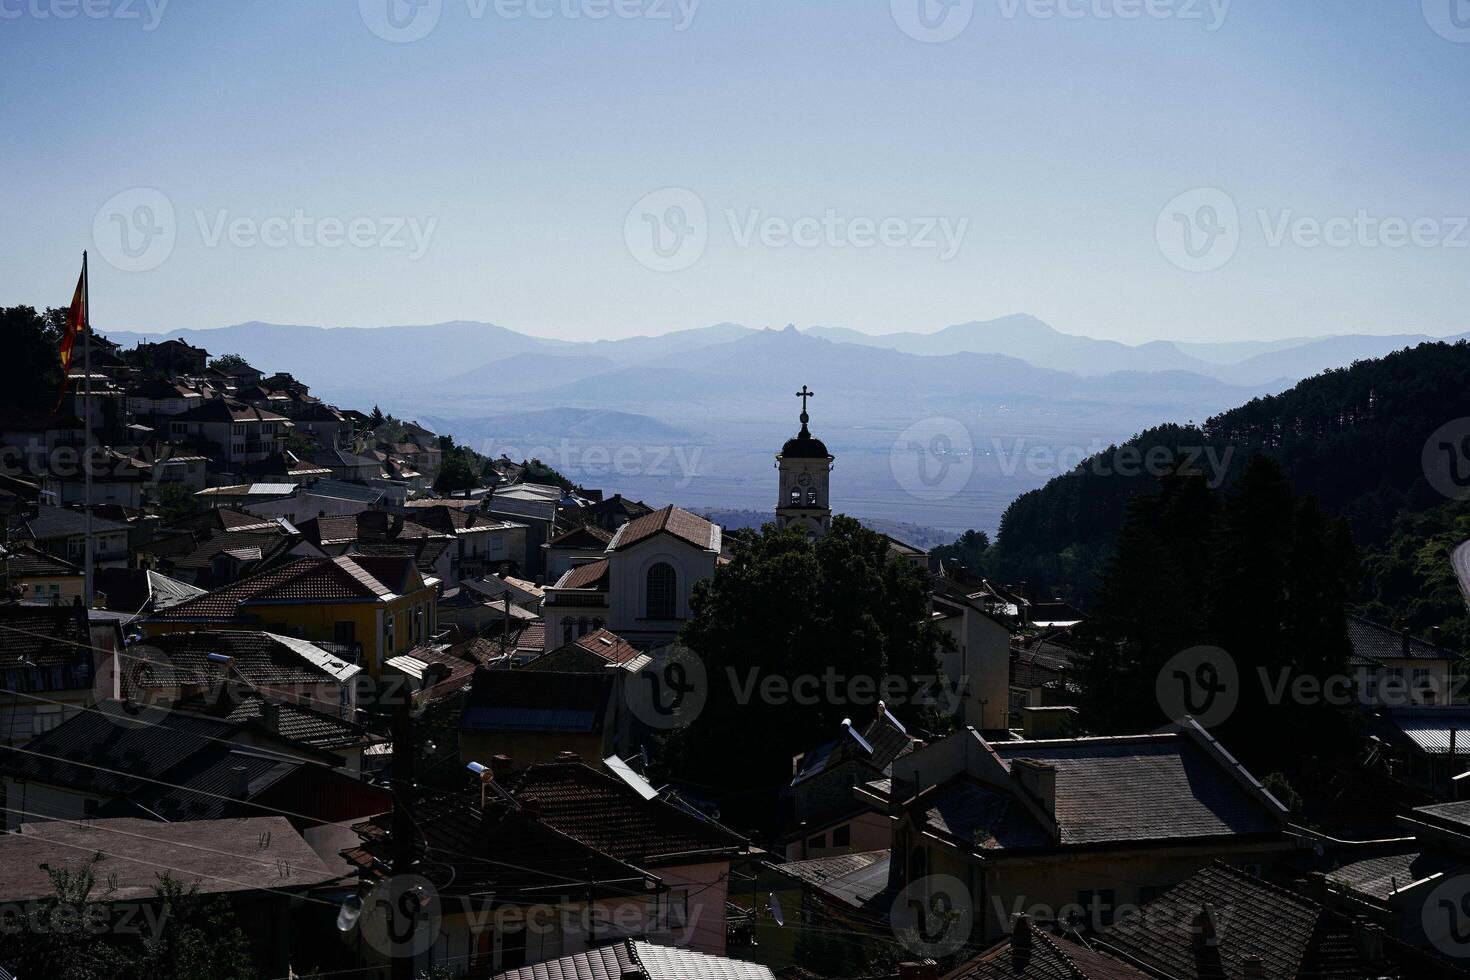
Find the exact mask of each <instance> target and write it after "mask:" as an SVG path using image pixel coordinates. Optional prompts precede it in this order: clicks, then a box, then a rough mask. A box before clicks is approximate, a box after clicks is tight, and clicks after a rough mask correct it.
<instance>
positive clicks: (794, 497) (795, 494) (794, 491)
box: [791, 487, 801, 507]
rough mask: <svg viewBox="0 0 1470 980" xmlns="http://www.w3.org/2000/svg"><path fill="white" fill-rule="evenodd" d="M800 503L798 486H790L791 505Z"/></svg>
mask: <svg viewBox="0 0 1470 980" xmlns="http://www.w3.org/2000/svg"><path fill="white" fill-rule="evenodd" d="M800 503H801V488H800V487H792V488H791V506H793V507H795V506H797V505H798V504H800Z"/></svg>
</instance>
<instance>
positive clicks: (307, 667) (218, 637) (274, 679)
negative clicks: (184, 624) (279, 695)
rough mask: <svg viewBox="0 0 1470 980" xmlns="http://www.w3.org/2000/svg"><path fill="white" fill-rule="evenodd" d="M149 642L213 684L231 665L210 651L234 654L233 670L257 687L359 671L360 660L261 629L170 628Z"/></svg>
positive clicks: (181, 668)
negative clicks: (220, 661) (185, 630)
mask: <svg viewBox="0 0 1470 980" xmlns="http://www.w3.org/2000/svg"><path fill="white" fill-rule="evenodd" d="M148 645H149V646H150V647H152V648H155V649H157V650H159V651H161V652H162V654H163V659H164V660H165V661H166V662H167V663H168V665H169V666H170V667H171V668H172V669H173V670H174V671H177V672H180V673H181V674H182V675H183V676H185V677H188V678H191V680H190V683H191V684H198V685H200V686H206V687H209V688H211V689H213V688H215V687H218V686H219V685H220V684H222V683H223V682H224V680H225V679H226V673H227V670H226V667H225V666H224V665H222V664H217V663H214V662H213V661H211V660H210V659H209V655H210V654H222V655H224V656H227V657H230V658H231V663H230V664H229V667H228V674H229V675H230V676H231V677H233V678H237V679H241V680H244V681H246V682H247V683H249V684H252V685H255V686H257V687H269V686H284V685H292V684H297V685H311V684H331V683H338V682H340V681H342V680H344V679H346V678H347V677H351V676H353V675H355V674H356V673H358V668H356V667H355V665H352V664H348V663H346V662H345V661H342V660H340V659H338V658H336V657H333V656H332V655H331V654H329V653H327V652H326V651H325V650H322V649H320V648H319V647H315V646H313V645H312V644H310V643H308V642H307V641H305V640H295V639H288V638H286V637H281V636H276V635H275V634H273V633H265V632H260V631H255V630H217V631H208V632H198V633H165V634H163V635H161V636H157V637H154V638H153V639H151V640H149V641H148ZM303 649H305V651H306V655H303V653H302V650H303Z"/></svg>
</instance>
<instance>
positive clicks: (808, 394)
mask: <svg viewBox="0 0 1470 980" xmlns="http://www.w3.org/2000/svg"><path fill="white" fill-rule="evenodd" d="M816 396H817V393H816V392H815V391H809V390H808V389H807V386H806V385H802V386H801V390H800V391H798V392H797V393H796V397H797V398H800V399H801V424H802V425H806V423H807V422H808V421H809V420H808V418H807V414H806V400H807V399H808V398H815V397H816Z"/></svg>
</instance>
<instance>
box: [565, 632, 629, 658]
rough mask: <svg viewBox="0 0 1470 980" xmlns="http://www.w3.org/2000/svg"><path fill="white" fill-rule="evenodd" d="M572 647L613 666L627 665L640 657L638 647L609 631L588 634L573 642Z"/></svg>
mask: <svg viewBox="0 0 1470 980" xmlns="http://www.w3.org/2000/svg"><path fill="white" fill-rule="evenodd" d="M572 645H573V646H575V647H577V648H578V649H581V650H586V651H587V652H588V653H590V654H593V655H594V656H597V657H601V658H602V659H603V660H606V661H607V662H608V663H612V664H625V663H627V662H628V661H630V660H634V659H636V658H637V657H638V656H639V653H638V649H637V648H636V647H634V646H633V645H632V644H631V643H629V642H628V641H627V640H625V639H623V638H622V637H621V636H618V634H616V633H614V632H613V631H612V630H609V629H600V630H598V631H597V632H595V633H588V634H587V635H586V636H583V637H579V638H578V639H575V640H573V641H572Z"/></svg>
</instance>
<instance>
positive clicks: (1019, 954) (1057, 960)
mask: <svg viewBox="0 0 1470 980" xmlns="http://www.w3.org/2000/svg"><path fill="white" fill-rule="evenodd" d="M1018 928H1023V929H1025V930H1026V935H1027V937H1028V938H1029V939H1030V942H1029V943H1027V944H1024V945H1022V944H1019V943H1016V942H1015V941H1014V937H1013V938H1012V939H1007V940H1006V941H1005V942H1002V943H1000V944H999V945H997V946H996V947H994V948H993V949H991V950H990V951H989V952H986V953H984V954H983V955H981V956H979V957H977V958H975V959H973V960H971V961H970V962H968V963H966V964H965V965H963V966H961V967H960V968H959V969H957V970H955V971H954V972H952V973H947V974H945V975H944V980H1148V976H1149V975H1148V974H1147V973H1144V972H1143V971H1141V970H1139V969H1137V968H1135V967H1133V966H1130V965H1129V964H1127V963H1125V962H1123V961H1122V960H1120V959H1117V958H1115V957H1112V956H1109V955H1107V954H1106V953H1103V952H1099V951H1098V950H1095V949H1089V948H1087V947H1086V946H1083V945H1081V944H1079V943H1075V942H1072V941H1071V940H1069V939H1062V938H1061V937H1058V936H1053V935H1051V934H1050V933H1047V932H1044V931H1043V930H1041V929H1038V928H1036V927H1035V926H1027V925H1022V926H1019V927H1018Z"/></svg>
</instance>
